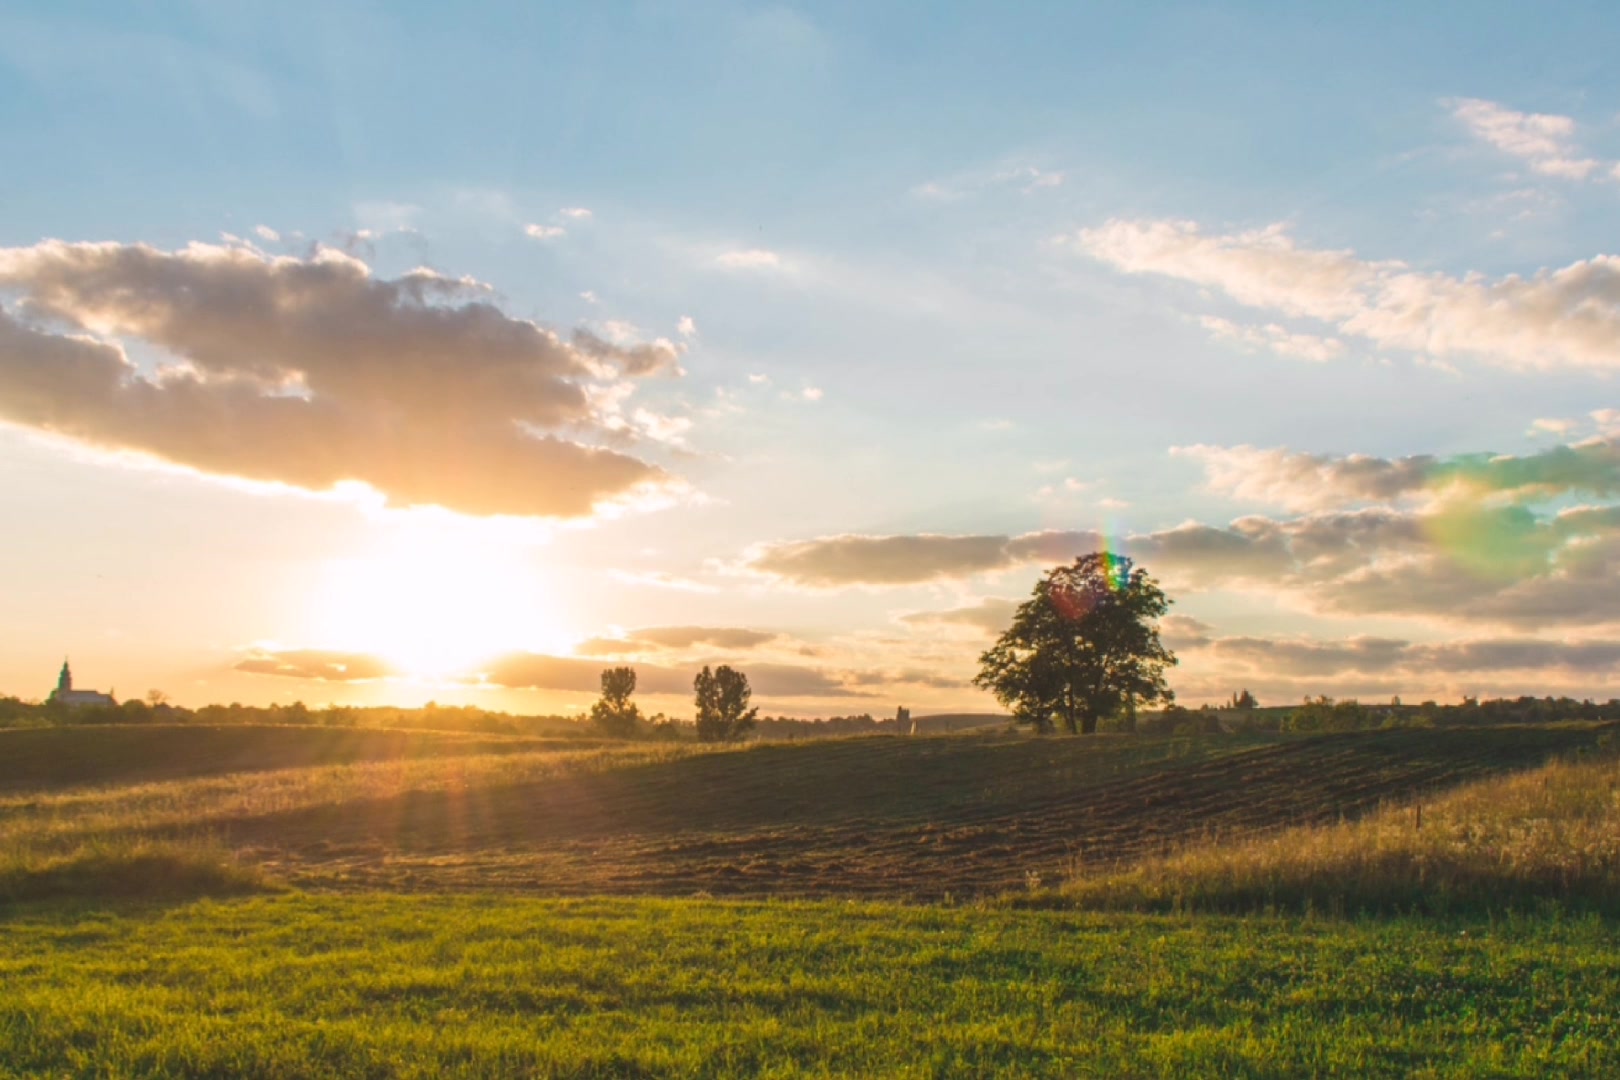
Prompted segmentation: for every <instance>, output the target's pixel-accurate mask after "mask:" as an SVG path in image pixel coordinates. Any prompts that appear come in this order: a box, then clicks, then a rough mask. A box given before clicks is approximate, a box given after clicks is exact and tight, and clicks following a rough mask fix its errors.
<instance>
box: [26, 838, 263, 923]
mask: <svg viewBox="0 0 1620 1080" xmlns="http://www.w3.org/2000/svg"><path fill="white" fill-rule="evenodd" d="M280 888H281V886H279V885H278V884H277V883H276V882H274V881H272V880H271V879H270V878H269V877H268V876H266V875H265V874H264V872H263V871H261V870H259V869H258V868H256V867H252V866H247V865H244V864H242V863H241V862H239V861H238V860H237V858H236V857H235V856H234V855H233V854H232V853H231V852H229V851H228V850H226V849H224V848H222V847H218V846H216V845H212V844H208V843H175V842H152V841H138V842H133V843H127V844H116V845H114V844H92V845H87V846H85V847H83V848H80V849H78V850H76V851H73V852H69V853H66V854H52V855H42V854H38V853H33V852H10V853H5V854H0V910H3V909H4V907H6V906H8V905H13V904H25V903H32V902H36V901H42V900H71V901H89V902H97V901H123V900H144V901H154V900H156V901H163V900H174V901H180V900H193V899H199V898H202V897H222V896H244V895H248V894H252V893H263V892H275V891H279V890H280Z"/></svg>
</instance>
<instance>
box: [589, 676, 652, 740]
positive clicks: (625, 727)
mask: <svg viewBox="0 0 1620 1080" xmlns="http://www.w3.org/2000/svg"><path fill="white" fill-rule="evenodd" d="M635 692H636V669H635V668H632V667H616V668H608V669H606V670H605V671H603V672H602V700H601V701H598V702H597V703H596V704H594V705H592V706H591V723H593V724H595V725H596V728H597V730H598V731H600V732H601V733H602V734H604V735H611V736H613V737H614V738H617V739H628V738H629V737H630V736H632V735H634V734H635V733H636V724H637V723H638V722H640V720H641V710H640V709H639V708H637V707H636V704H635V703H634V702H632V701H631V700H630V695H631V694H633V693H635Z"/></svg>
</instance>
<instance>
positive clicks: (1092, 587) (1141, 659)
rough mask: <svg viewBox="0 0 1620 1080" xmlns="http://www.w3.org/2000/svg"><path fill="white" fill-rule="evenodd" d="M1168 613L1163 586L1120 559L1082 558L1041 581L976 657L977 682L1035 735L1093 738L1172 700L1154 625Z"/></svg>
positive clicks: (1171, 659) (1166, 657)
mask: <svg viewBox="0 0 1620 1080" xmlns="http://www.w3.org/2000/svg"><path fill="white" fill-rule="evenodd" d="M1169 607H1170V600H1169V599H1168V598H1167V597H1166V596H1165V595H1164V591H1163V590H1162V589H1160V588H1159V583H1158V582H1157V581H1155V580H1153V578H1151V577H1149V576H1148V574H1147V571H1145V570H1142V569H1141V568H1139V567H1134V566H1133V565H1132V564H1131V560H1130V559H1128V558H1126V557H1125V556H1124V555H1115V554H1113V553H1111V552H1107V551H1096V552H1092V553H1091V554H1090V555H1084V556H1081V557H1080V558H1078V559H1076V560H1075V561H1074V564H1073V565H1071V566H1059V567H1055V568H1053V569H1052V570H1049V571H1048V572H1047V573H1046V576H1045V577H1043V578H1041V580H1040V581H1038V582H1036V583H1035V589H1034V592H1033V594H1032V595H1031V596H1030V598H1029V599H1028V600H1026V601H1024V602H1023V603H1022V604H1020V605H1019V607H1018V610H1017V611H1016V612H1015V613H1014V614H1013V621H1012V625H1011V626H1010V627H1008V628H1007V631H1006V632H1005V633H1003V634H1002V635H1001V637H1000V639H999V640H997V642H996V643H995V645H994V646H993V647H992V648H991V649H990V650H989V651H988V652H986V653H985V654H984V655H983V656H981V657H979V674H978V675H977V676H976V677H975V678H974V680H973V682H974V683H975V684H976V685H978V686H981V687H983V688H984V689H986V690H989V691H990V692H991V693H993V694H995V695H996V700H997V701H1000V702H1001V703H1002V704H1003V705H1005V706H1006V707H1007V708H1009V709H1011V710H1012V714H1013V716H1014V717H1015V718H1016V719H1017V720H1019V721H1020V722H1022V723H1026V724H1030V725H1032V726H1033V727H1034V728H1035V729H1036V730H1037V731H1042V732H1046V731H1051V730H1052V728H1053V726H1054V724H1056V723H1061V724H1062V725H1063V726H1064V728H1065V729H1066V730H1068V731H1070V732H1078V733H1081V734H1086V735H1090V734H1092V733H1093V732H1095V731H1096V730H1097V721H1099V720H1101V719H1103V718H1104V717H1108V716H1117V715H1119V714H1121V713H1124V714H1125V715H1127V716H1132V717H1134V716H1135V712H1136V708H1137V706H1139V705H1148V704H1151V703H1153V702H1155V701H1164V702H1170V701H1174V700H1175V695H1174V694H1173V693H1171V691H1170V689H1169V688H1168V687H1167V686H1166V685H1165V682H1164V671H1165V668H1167V667H1170V666H1171V665H1173V664H1175V662H1176V658H1175V655H1174V654H1172V653H1171V652H1170V650H1168V649H1166V648H1165V647H1164V645H1163V644H1162V643H1161V642H1160V641H1159V628H1158V625H1157V623H1156V621H1155V620H1157V619H1158V618H1159V617H1160V616H1162V615H1163V614H1164V613H1165V612H1166V611H1167V610H1168V609H1169Z"/></svg>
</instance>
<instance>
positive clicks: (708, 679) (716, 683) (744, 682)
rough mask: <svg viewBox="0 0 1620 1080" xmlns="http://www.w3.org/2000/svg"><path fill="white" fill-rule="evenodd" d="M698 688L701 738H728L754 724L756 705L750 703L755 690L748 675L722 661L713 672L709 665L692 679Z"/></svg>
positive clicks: (723, 739) (698, 734)
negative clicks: (751, 705)
mask: <svg viewBox="0 0 1620 1080" xmlns="http://www.w3.org/2000/svg"><path fill="white" fill-rule="evenodd" d="M692 687H693V689H695V690H696V691H697V737H698V740H699V741H701V742H729V741H730V740H732V739H736V738H739V737H741V735H742V734H743V732H745V731H747V730H748V729H749V728H751V727H753V726H754V718H755V717H756V716H758V715H759V710H758V709H757V708H755V709H751V708H749V707H748V699H749V698H751V697H753V696H754V692H753V691H752V690H750V689H749V687H748V676H746V675H744V674H743V673H742V672H740V671H733V670H732V669H731V668H729V667H726V666H725V665H724V664H722V665H721V666H720V667H717V668H715V669H714V671H713V672H712V673H711V672H710V671H709V669H708V667H707V666H705V667H704V669H703V670H702V671H700V672H698V677H697V679H696V680H695V681H694V682H693V683H692Z"/></svg>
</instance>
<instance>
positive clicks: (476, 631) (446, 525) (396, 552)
mask: <svg viewBox="0 0 1620 1080" xmlns="http://www.w3.org/2000/svg"><path fill="white" fill-rule="evenodd" d="M537 562H538V560H537V559H536V557H535V553H534V549H533V547H532V545H529V544H524V543H520V542H515V541H514V540H513V538H512V537H510V536H508V535H503V534H501V533H500V532H499V530H496V529H491V528H482V527H480V525H479V523H475V522H467V521H464V520H459V519H448V518H443V519H440V518H432V517H429V518H422V519H418V520H413V521H411V522H410V523H409V524H407V525H405V526H403V527H401V528H400V529H399V530H398V531H396V532H395V533H394V534H393V535H391V536H389V537H388V538H387V539H386V540H383V541H380V542H379V543H378V544H377V546H376V548H375V549H374V550H373V551H371V552H368V553H366V554H364V555H362V556H359V557H348V558H342V559H334V560H330V561H328V562H327V563H325V564H324V566H323V567H322V581H321V583H320V586H319V588H318V589H317V590H315V597H314V599H313V601H312V621H313V624H314V625H313V630H314V633H315V636H316V637H317V638H318V639H319V640H321V641H322V642H324V643H326V644H327V645H328V646H329V647H331V648H342V649H347V650H352V651H355V652H363V653H367V654H370V655H373V656H377V657H380V658H381V659H383V660H385V661H387V662H388V663H389V664H390V665H391V666H393V667H394V668H396V669H397V670H398V671H399V672H400V674H402V675H406V676H412V677H417V678H445V677H451V676H456V675H461V674H466V673H469V672H471V671H473V670H475V669H476V668H477V666H478V665H479V664H480V663H481V662H483V661H485V660H488V659H490V658H492V657H494V656H498V655H500V654H502V653H506V652H511V651H514V650H520V649H527V650H535V651H555V650H558V649H560V648H565V647H566V645H567V637H566V635H565V633H564V632H563V630H562V629H561V627H560V626H559V623H558V618H559V615H558V612H557V610H556V602H555V599H554V598H553V597H552V596H550V595H549V594H550V592H551V590H550V589H549V588H548V581H547V575H546V572H545V570H544V568H543V567H542V566H540V565H537Z"/></svg>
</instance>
